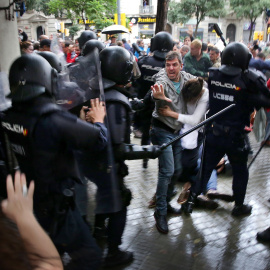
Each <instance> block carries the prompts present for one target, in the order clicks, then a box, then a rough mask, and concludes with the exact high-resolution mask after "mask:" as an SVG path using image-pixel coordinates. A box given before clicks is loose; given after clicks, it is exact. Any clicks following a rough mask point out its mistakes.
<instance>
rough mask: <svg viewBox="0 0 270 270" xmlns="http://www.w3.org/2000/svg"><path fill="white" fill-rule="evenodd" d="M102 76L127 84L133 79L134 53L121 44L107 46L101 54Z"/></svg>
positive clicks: (117, 82)
mask: <svg viewBox="0 0 270 270" xmlns="http://www.w3.org/2000/svg"><path fill="white" fill-rule="evenodd" d="M99 56H100V61H101V71H102V77H103V78H106V79H108V80H111V81H113V82H115V83H116V84H120V85H125V84H127V83H128V82H129V81H130V80H131V76H132V70H133V55H132V54H131V53H130V52H129V51H128V50H126V49H124V48H122V47H119V46H111V47H108V48H105V49H104V50H102V51H101V53H100V54H99Z"/></svg>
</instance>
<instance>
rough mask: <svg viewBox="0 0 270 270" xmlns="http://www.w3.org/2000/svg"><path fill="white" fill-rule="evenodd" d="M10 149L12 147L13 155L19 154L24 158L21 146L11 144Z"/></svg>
mask: <svg viewBox="0 0 270 270" xmlns="http://www.w3.org/2000/svg"><path fill="white" fill-rule="evenodd" d="M11 147H12V150H13V151H14V152H15V153H17V154H19V155H21V156H25V151H24V148H23V147H22V146H21V145H18V144H14V143H12V144H11Z"/></svg>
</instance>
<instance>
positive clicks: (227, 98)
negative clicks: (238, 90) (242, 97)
mask: <svg viewBox="0 0 270 270" xmlns="http://www.w3.org/2000/svg"><path fill="white" fill-rule="evenodd" d="M213 97H214V98H216V99H220V100H225V101H230V102H233V101H234V96H231V95H224V94H220V93H213Z"/></svg>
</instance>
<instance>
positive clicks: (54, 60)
mask: <svg viewBox="0 0 270 270" xmlns="http://www.w3.org/2000/svg"><path fill="white" fill-rule="evenodd" d="M37 54H38V55H40V56H42V57H43V58H45V59H46V60H47V61H48V62H49V64H50V65H51V66H52V67H53V68H54V69H56V70H57V72H61V71H62V64H61V61H60V60H59V58H58V57H57V56H56V54H55V53H53V52H47V51H44V52H37Z"/></svg>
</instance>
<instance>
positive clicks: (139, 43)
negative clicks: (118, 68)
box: [134, 39, 144, 58]
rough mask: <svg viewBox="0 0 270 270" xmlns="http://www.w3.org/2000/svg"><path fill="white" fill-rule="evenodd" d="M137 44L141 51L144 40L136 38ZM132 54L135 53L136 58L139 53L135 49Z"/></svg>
mask: <svg viewBox="0 0 270 270" xmlns="http://www.w3.org/2000/svg"><path fill="white" fill-rule="evenodd" d="M137 45H138V46H139V48H140V49H141V50H142V51H144V42H143V40H142V39H139V40H137ZM134 55H135V56H136V57H137V58H139V56H140V54H139V53H138V52H137V51H135V53H134Z"/></svg>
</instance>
